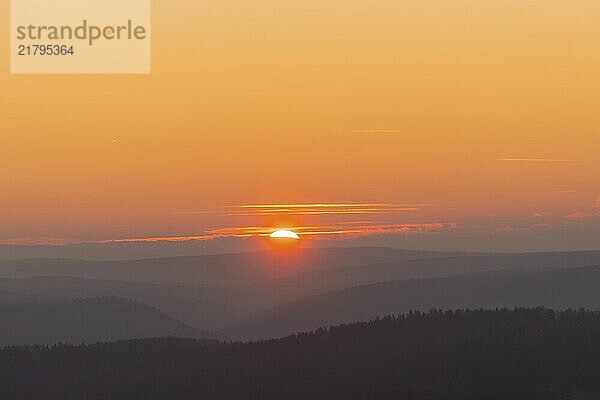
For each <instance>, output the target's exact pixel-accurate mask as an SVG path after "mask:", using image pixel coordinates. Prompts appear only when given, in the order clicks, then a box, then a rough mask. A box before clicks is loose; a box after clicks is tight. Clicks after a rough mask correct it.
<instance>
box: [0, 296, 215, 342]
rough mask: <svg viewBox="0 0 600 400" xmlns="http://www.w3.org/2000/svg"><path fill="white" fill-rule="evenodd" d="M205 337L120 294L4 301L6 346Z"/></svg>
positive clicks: (0, 325) (0, 335)
mask: <svg viewBox="0 0 600 400" xmlns="http://www.w3.org/2000/svg"><path fill="white" fill-rule="evenodd" d="M162 336H180V337H202V336H204V335H203V334H202V333H201V332H199V331H197V330H195V329H193V328H190V327H188V326H186V325H184V324H182V323H180V322H178V321H176V320H174V319H173V318H171V317H169V316H167V315H166V314H163V313H161V312H159V311H157V310H156V309H154V308H152V307H148V306H145V305H142V304H139V303H135V302H133V301H129V300H124V299H119V298H111V297H105V298H91V299H84V300H74V301H69V302H56V303H50V304H13V305H2V306H0V346H10V345H22V344H55V343H75V344H78V343H96V342H106V341H118V340H124V339H134V338H147V337H162Z"/></svg>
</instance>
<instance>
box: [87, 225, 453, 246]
mask: <svg viewBox="0 0 600 400" xmlns="http://www.w3.org/2000/svg"><path fill="white" fill-rule="evenodd" d="M456 228H457V224H456V223H448V222H443V223H442V222H435V223H423V224H379V225H378V224H364V225H356V226H353V227H352V228H350V229H348V226H347V225H345V224H344V223H340V224H332V225H323V226H312V225H311V226H285V227H283V226H282V227H268V226H252V227H231V228H218V229H211V230H207V231H206V232H204V233H203V234H199V235H192V236H164V237H146V238H127V239H113V240H103V241H97V242H94V243H105V244H107V243H143V242H150V243H152V242H187V241H194V240H198V241H202V240H213V239H219V238H251V237H268V236H269V235H270V234H271V233H273V232H274V231H277V230H281V229H286V230H291V231H293V232H295V233H297V234H298V235H299V236H301V237H303V236H304V237H315V238H321V239H327V237H328V236H337V237H339V236H366V235H377V234H389V233H401V234H420V233H430V232H440V231H447V230H454V229H456Z"/></svg>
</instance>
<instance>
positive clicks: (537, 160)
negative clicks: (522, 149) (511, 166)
mask: <svg viewBox="0 0 600 400" xmlns="http://www.w3.org/2000/svg"><path fill="white" fill-rule="evenodd" d="M498 161H505V162H523V163H566V162H575V160H568V159H561V158H500V159H498Z"/></svg>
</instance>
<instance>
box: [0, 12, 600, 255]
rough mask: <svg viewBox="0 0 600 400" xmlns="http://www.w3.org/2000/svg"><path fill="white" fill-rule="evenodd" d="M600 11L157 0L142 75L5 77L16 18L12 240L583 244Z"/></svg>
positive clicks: (8, 213) (596, 212)
mask: <svg viewBox="0 0 600 400" xmlns="http://www.w3.org/2000/svg"><path fill="white" fill-rule="evenodd" d="M8 3H9V2H2V4H1V5H0V25H1V26H3V27H4V26H9V24H10V21H9V4H8ZM599 20H600V3H599V2H598V1H596V0H569V1H567V0H562V1H558V0H527V1H524V0H486V1H481V0H454V1H451V2H450V1H445V0H402V1H398V0H380V1H373V0H345V1H341V0H318V1H317V0H304V1H286V2H282V1H275V0H255V1H246V0H223V1H213V2H208V3H207V2H192V1H184V0H170V1H163V0H156V1H154V2H153V21H152V47H153V49H152V73H151V74H150V75H11V74H10V71H9V65H10V63H9V54H10V50H9V35H8V31H7V30H4V33H5V34H3V35H0V143H1V145H0V243H5V244H8V243H13V244H14V243H18V244H32V243H55V244H60V243H68V242H80V241H100V242H102V241H111V240H132V239H133V240H136V239H150V240H153V239H156V238H166V239H169V238H171V239H173V238H174V239H175V240H184V239H185V238H189V237H195V238H203V239H210V238H213V237H222V236H246V235H257V234H263V235H264V234H268V233H269V232H270V231H272V230H274V229H276V228H284V227H285V228H293V229H294V230H296V231H297V232H298V233H301V236H303V237H304V238H307V239H308V238H310V239H322V240H330V239H336V238H340V237H355V236H360V235H369V234H373V233H376V234H377V237H381V236H382V235H383V236H385V235H386V234H389V235H396V236H398V235H400V236H407V235H408V236H409V235H427V234H438V235H439V234H440V233H443V234H444V235H445V236H444V237H447V238H449V240H451V239H452V237H453V235H457V237H458V236H460V237H462V236H464V235H474V236H477V235H496V234H501V235H511V234H512V233H515V234H517V233H519V234H520V233H523V232H539V231H543V232H546V233H545V234H547V233H548V232H554V231H557V230H558V231H561V232H565V231H568V232H579V233H573V235H575V236H573V237H574V238H575V237H578V236H577V235H583V234H584V233H585V232H590V229H595V228H600V179H598V177H599V176H600V157H599V155H598V154H599V151H600V113H599V112H598V104H600V40H598V38H599V37H600V24H598V21H599ZM582 232H583V233H582ZM302 234H304V235H302ZM515 237H517V236H515ZM540 240H542V245H543V239H540ZM598 247H600V246H598Z"/></svg>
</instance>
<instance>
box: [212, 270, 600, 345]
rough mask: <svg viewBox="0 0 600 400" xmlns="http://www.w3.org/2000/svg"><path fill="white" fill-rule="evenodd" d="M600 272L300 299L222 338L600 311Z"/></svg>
mask: <svg viewBox="0 0 600 400" xmlns="http://www.w3.org/2000/svg"><path fill="white" fill-rule="evenodd" d="M598 293H600V267H583V268H564V269H542V270H508V271H492V272H482V273H471V274H463V275H457V276H452V277H447V278H435V279H417V280H402V281H391V282H383V283H377V284H372V285H364V286H358V287H353V288H349V289H344V290H340V291H333V292H328V293H325V294H321V295H315V296H309V297H305V298H300V299H298V300H295V301H291V302H288V303H284V304H281V305H279V306H277V307H274V308H272V309H268V310H265V311H262V312H260V313H258V314H256V315H254V316H253V317H251V318H249V319H247V320H245V321H242V322H240V323H238V324H235V325H233V326H232V327H229V328H227V329H225V330H223V331H222V332H220V334H221V335H223V336H224V337H230V338H241V339H257V338H272V337H281V336H285V335H289V334H292V333H294V332H299V331H305V330H311V329H316V328H318V327H321V326H328V325H336V324H341V323H347V322H355V321H367V320H370V319H372V318H375V317H377V316H381V315H387V314H397V313H402V312H406V311H409V310H421V311H426V310H429V309H431V308H441V309H461V308H481V307H484V308H490V307H491V308H496V307H515V306H517V307H538V306H545V307H549V308H554V309H567V308H579V307H584V308H589V309H600V296H598Z"/></svg>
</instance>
